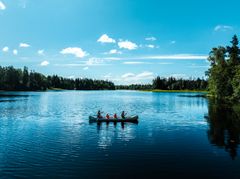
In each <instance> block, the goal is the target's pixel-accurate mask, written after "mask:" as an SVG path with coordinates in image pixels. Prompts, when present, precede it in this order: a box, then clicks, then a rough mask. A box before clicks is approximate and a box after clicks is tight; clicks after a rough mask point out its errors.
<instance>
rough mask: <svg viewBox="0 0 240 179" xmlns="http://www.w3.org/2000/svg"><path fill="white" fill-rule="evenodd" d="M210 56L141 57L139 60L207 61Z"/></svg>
mask: <svg viewBox="0 0 240 179" xmlns="http://www.w3.org/2000/svg"><path fill="white" fill-rule="evenodd" d="M207 58H208V55H194V54H176V55H156V56H146V57H140V58H139V59H159V60H160V59H166V60H168V59H169V60H205V59H207Z"/></svg>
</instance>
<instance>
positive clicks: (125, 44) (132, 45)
mask: <svg viewBox="0 0 240 179" xmlns="http://www.w3.org/2000/svg"><path fill="white" fill-rule="evenodd" d="M118 46H119V48H124V49H128V50H135V49H137V48H138V45H137V44H135V43H133V42H130V41H128V40H126V41H120V42H118Z"/></svg>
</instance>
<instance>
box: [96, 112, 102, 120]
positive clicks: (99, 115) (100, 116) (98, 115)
mask: <svg viewBox="0 0 240 179" xmlns="http://www.w3.org/2000/svg"><path fill="white" fill-rule="evenodd" d="M101 113H102V112H101V111H100V110H98V112H97V118H99V119H101V118H102V115H101Z"/></svg>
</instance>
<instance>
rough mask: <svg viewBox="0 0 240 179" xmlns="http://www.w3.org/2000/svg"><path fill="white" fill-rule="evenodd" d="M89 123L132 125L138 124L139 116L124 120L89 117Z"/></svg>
mask: <svg viewBox="0 0 240 179" xmlns="http://www.w3.org/2000/svg"><path fill="white" fill-rule="evenodd" d="M89 122H90V123H94V122H131V123H138V116H131V117H126V118H125V119H122V118H117V119H115V118H110V119H107V118H97V117H94V116H89Z"/></svg>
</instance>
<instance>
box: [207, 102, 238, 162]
mask: <svg viewBox="0 0 240 179" xmlns="http://www.w3.org/2000/svg"><path fill="white" fill-rule="evenodd" d="M206 119H207V121H208V123H209V129H208V132H207V133H208V139H209V141H210V142H211V143H212V144H214V145H216V146H218V147H220V148H224V149H225V150H226V151H227V152H229V154H230V156H231V158H232V159H235V158H236V157H237V148H238V145H239V137H240V105H230V104H227V105H226V104H222V103H220V102H216V101H209V105H208V116H206Z"/></svg>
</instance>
